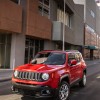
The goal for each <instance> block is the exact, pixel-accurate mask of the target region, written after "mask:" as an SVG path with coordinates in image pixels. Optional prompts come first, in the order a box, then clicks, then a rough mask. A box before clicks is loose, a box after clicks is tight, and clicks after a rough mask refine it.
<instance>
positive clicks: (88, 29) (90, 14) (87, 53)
mask: <svg viewBox="0 0 100 100" xmlns="http://www.w3.org/2000/svg"><path fill="white" fill-rule="evenodd" d="M78 1H79V2H78ZM74 2H75V3H76V4H82V5H84V58H88V59H95V58H100V28H99V26H100V21H99V19H100V9H99V7H98V6H97V4H96V2H95V0H74Z"/></svg>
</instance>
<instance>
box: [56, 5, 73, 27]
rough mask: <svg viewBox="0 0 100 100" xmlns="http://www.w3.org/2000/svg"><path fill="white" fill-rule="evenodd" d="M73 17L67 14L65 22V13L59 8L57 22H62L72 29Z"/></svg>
mask: <svg viewBox="0 0 100 100" xmlns="http://www.w3.org/2000/svg"><path fill="white" fill-rule="evenodd" d="M71 17H72V16H71V15H70V14H69V13H67V12H66V13H65V21H64V11H63V10H62V9H61V8H59V7H58V9H57V21H60V22H62V23H64V24H65V25H67V26H68V27H70V28H71V19H72V18H71Z"/></svg>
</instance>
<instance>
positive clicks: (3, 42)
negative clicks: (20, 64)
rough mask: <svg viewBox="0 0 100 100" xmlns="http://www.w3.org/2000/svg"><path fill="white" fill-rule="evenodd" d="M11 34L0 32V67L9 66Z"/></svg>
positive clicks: (5, 67)
mask: <svg viewBox="0 0 100 100" xmlns="http://www.w3.org/2000/svg"><path fill="white" fill-rule="evenodd" d="M10 52H11V35H10V34H4V33H3V34H2V33H0V68H3V69H7V68H10Z"/></svg>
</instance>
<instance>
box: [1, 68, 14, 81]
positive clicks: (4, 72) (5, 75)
mask: <svg viewBox="0 0 100 100" xmlns="http://www.w3.org/2000/svg"><path fill="white" fill-rule="evenodd" d="M12 73H13V70H11V69H0V82H4V81H8V80H11V77H12Z"/></svg>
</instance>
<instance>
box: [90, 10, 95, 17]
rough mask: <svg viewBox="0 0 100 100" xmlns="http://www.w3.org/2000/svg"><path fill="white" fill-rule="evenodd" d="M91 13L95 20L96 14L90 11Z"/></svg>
mask: <svg viewBox="0 0 100 100" xmlns="http://www.w3.org/2000/svg"><path fill="white" fill-rule="evenodd" d="M90 13H91V16H92V17H93V18H95V13H94V12H93V11H92V10H91V11H90Z"/></svg>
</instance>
